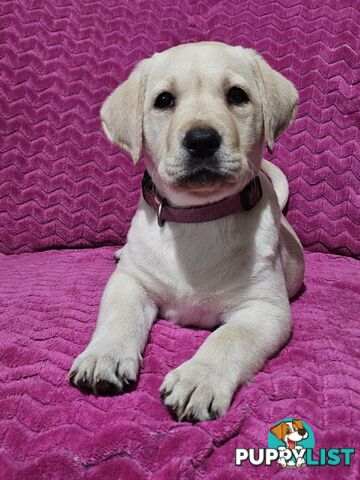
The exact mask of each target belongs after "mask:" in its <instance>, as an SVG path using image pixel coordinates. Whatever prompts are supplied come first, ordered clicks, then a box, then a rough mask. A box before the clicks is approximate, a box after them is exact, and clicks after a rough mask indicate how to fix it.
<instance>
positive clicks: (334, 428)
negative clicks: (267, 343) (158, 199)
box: [0, 0, 360, 480]
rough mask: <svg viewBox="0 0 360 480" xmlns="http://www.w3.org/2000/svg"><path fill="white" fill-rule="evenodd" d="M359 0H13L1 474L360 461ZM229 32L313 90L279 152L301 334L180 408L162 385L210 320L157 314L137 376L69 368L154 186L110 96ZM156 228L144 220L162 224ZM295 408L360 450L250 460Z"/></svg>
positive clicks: (0, 56) (324, 443) (104, 474)
mask: <svg viewBox="0 0 360 480" xmlns="http://www.w3.org/2000/svg"><path fill="white" fill-rule="evenodd" d="M359 25H360V11H359V3H358V2H356V1H354V0H352V1H349V0H341V1H340V0H338V1H336V0H333V1H323V2H318V1H316V0H301V1H299V0H281V1H272V0H266V1H265V0H264V1H263V0H250V1H247V0H244V1H242V2H238V1H235V0H223V1H212V0H207V1H205V0H204V1H203V0H201V1H195V0H183V1H176V2H171V1H170V0H157V1H155V0H147V1H138V0H133V1H130V0H129V1H123V0H118V1H115V0H113V1H109V0H102V1H97V0H86V1H85V0H81V1H80V0H78V1H76V0H54V1H50V0H47V1H46V0H29V1H25V0H22V1H20V0H17V1H3V2H1V3H0V123H1V140H0V252H1V253H0V328H1V336H0V363H1V368H0V478H1V479H6V480H12V479H26V480H33V479H34V480H35V479H36V480H45V479H46V480H47V479H51V480H52V479H56V480H57V479H64V480H77V479H102V480H109V479H126V480H127V479H130V480H131V479H135V480H137V479H139V480H142V479H159V480H160V479H164V480H173V479H174V480H175V479H179V480H185V479H186V480H191V479H194V480H196V479H211V480H215V479H219V480H220V479H226V480H231V479H241V480H243V479H244V480H247V479H254V478H256V479H260V480H261V479H265V480H266V479H272V478H277V479H283V480H288V479H308V480H315V479H316V480H325V479H326V480H327V479H329V480H345V479H346V480H358V479H359V478H360V473H359V464H360V457H359V455H360V453H359V451H360V410H359V409H360V396H359V392H360V373H359V372H360V369H359V366H360V365H359V355H360V328H359V312H360V301H359V284H360V273H359V261H358V258H359V254H360V238H359V237H360V235H359V230H360V226H359V223H360V216H359V211H360V209H359V207H360V201H359V176H360V167H359V163H360V162H359V157H360V155H359V150H360V149H359V130H358V127H359V121H360V115H359V109H360V102H359V98H360V91H359V90H360V89H359V77H360V69H359V35H360V29H359ZM206 39H215V40H220V41H225V42H228V43H230V44H234V45H236V44H242V45H244V46H247V47H253V48H255V49H257V50H259V51H260V52H261V53H262V54H263V55H264V56H265V58H266V59H267V60H268V61H269V62H270V63H271V64H272V65H273V66H274V67H275V68H277V69H278V70H280V71H281V72H282V73H284V74H285V75H286V76H287V77H288V78H290V79H291V80H292V81H293V82H294V83H295V85H296V86H297V88H298V90H299V93H300V105H299V109H298V115H297V120H296V121H295V123H294V124H293V125H292V126H291V128H290V129H289V131H288V132H287V133H286V134H284V135H283V136H282V137H281V139H280V140H279V141H278V142H277V144H276V147H275V150H274V152H273V154H272V155H271V156H270V155H267V158H269V159H271V160H272V161H273V162H274V163H276V164H277V165H279V166H281V168H282V169H283V170H284V171H285V173H286V174H287V177H288V179H289V182H290V193H291V196H290V200H289V205H288V211H287V217H288V219H289V220H290V222H291V223H292V224H293V226H294V228H295V230H296V231H297V233H298V235H299V237H300V239H301V241H302V242H303V244H304V246H305V249H306V275H305V282H304V288H303V292H302V294H301V295H300V296H299V297H298V298H297V299H295V300H294V301H293V302H292V312H293V324H294V326H293V336H292V339H291V340H290V342H289V344H288V345H287V346H286V347H285V348H284V349H283V350H282V351H281V352H279V353H278V354H277V355H276V356H275V357H274V358H272V359H271V360H270V361H269V362H268V363H267V364H266V366H265V367H264V368H263V370H262V371H261V372H260V373H259V374H258V375H257V376H256V377H255V378H254V380H253V381H252V382H251V383H249V384H248V385H246V386H244V387H243V388H242V389H240V390H239V392H238V393H237V395H236V396H235V398H234V401H233V404H232V406H231V409H230V411H229V412H228V413H227V414H226V415H225V416H224V417H223V418H221V419H219V420H217V421H213V422H202V423H198V424H196V425H192V424H189V423H177V422H175V421H174V420H173V419H172V418H171V416H170V415H169V413H168V412H167V410H166V409H165V407H164V406H163V405H162V403H161V401H160V397H159V393H158V388H159V386H160V384H161V381H162V378H163V377H164V375H165V374H166V373H167V372H168V371H169V370H170V369H172V368H173V367H176V366H177V365H179V364H180V363H181V362H183V361H185V360H186V359H188V358H190V357H191V356H192V355H193V353H194V352H195V351H196V349H197V348H198V346H199V345H200V344H201V342H202V341H203V340H204V338H206V336H207V335H208V332H205V331H201V330H193V329H185V328H179V327H177V326H173V325H171V324H169V323H167V322H165V321H163V320H161V319H160V320H159V321H158V322H157V323H156V324H155V325H154V327H153V329H152V331H151V334H150V338H149V343H148V346H147V348H146V351H145V361H144V367H143V369H142V370H141V373H140V378H139V382H138V385H137V386H136V388H135V389H134V390H133V391H132V392H130V393H126V394H125V395H123V396H120V397H112V398H95V397H93V396H86V395H84V394H82V393H80V392H79V391H77V390H75V389H74V388H72V387H70V385H69V384H68V382H67V372H68V370H69V368H70V365H71V363H72V361H73V359H74V357H75V356H76V355H77V354H78V353H79V352H81V351H82V350H83V348H84V347H85V345H86V344H87V342H88V340H89V338H90V335H91V333H92V330H93V328H94V325H95V321H96V314H97V308H98V304H99V299H100V295H101V293H102V290H103V288H104V285H105V282H106V280H107V278H108V276H109V275H110V273H111V271H112V270H113V268H114V261H113V258H112V255H113V252H114V250H115V248H116V247H115V246H116V245H121V244H123V243H124V242H125V241H126V234H127V231H128V229H129V226H130V222H131V218H132V216H133V214H134V212H135V208H136V204H137V201H138V198H139V195H140V191H139V187H140V181H141V175H142V168H143V166H142V165H140V166H137V167H136V168H135V167H133V166H132V164H131V162H130V160H129V158H128V157H127V156H126V155H125V154H123V153H121V152H119V151H118V150H117V149H116V148H115V147H113V146H112V145H110V143H109V142H108V141H107V140H106V138H105V136H104V134H103V133H102V132H101V129H100V124H99V108H100V105H101V103H102V102H103V100H104V99H105V97H106V96H107V95H108V94H109V93H110V92H111V91H112V90H113V89H114V87H115V86H116V85H117V84H118V83H119V82H120V81H122V80H123V79H125V78H126V76H127V75H128V73H129V72H130V70H131V69H132V68H133V66H134V65H135V64H136V62H137V61H138V60H139V59H141V58H143V57H146V56H149V55H151V54H152V53H153V52H155V51H158V50H163V49H166V48H168V47H170V46H172V45H176V44H178V43H183V42H190V41H198V40H206ZM144 234H145V235H146V232H144ZM284 417H296V418H300V419H303V420H304V421H306V422H307V423H308V424H309V425H310V426H311V427H312V429H313V431H314V435H315V442H316V448H321V447H322V448H341V447H343V448H351V447H354V448H357V449H358V450H359V451H358V452H357V453H356V454H355V455H354V456H353V459H352V463H351V466H348V467H345V466H337V467H309V466H307V467H304V468H302V469H291V470H289V469H281V468H280V467H279V466H277V465H272V466H271V467H266V466H262V467H252V466H250V465H244V466H242V467H235V466H234V456H235V448H236V447H239V448H257V447H266V446H267V437H268V433H269V429H270V428H271V426H273V425H274V424H275V423H277V422H278V421H279V420H281V419H282V418H284Z"/></svg>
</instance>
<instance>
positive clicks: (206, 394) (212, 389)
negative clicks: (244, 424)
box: [160, 292, 291, 421]
mask: <svg viewBox="0 0 360 480" xmlns="http://www.w3.org/2000/svg"><path fill="white" fill-rule="evenodd" d="M283 297H284V298H283V305H282V306H278V302H277V304H274V302H272V301H267V300H263V299H259V300H255V299H254V300H250V301H247V302H246V304H244V305H243V306H242V307H241V308H240V309H239V310H238V311H237V312H234V313H233V314H232V315H231V316H229V318H227V321H226V324H225V325H223V326H221V327H220V328H219V329H218V330H216V331H215V332H214V333H212V334H211V335H210V336H209V337H208V338H207V339H206V340H205V342H204V343H203V345H202V346H201V347H200V349H199V350H198V352H197V353H196V354H195V355H194V356H193V357H192V358H191V359H190V360H188V361H187V362H185V363H183V364H182V365H180V367H178V368H176V369H175V370H172V371H171V372H169V373H168V374H167V375H166V377H165V380H164V382H163V384H162V386H161V388H160V393H161V395H162V396H163V398H164V403H165V405H167V406H168V407H169V408H170V409H171V410H172V411H173V412H174V413H175V414H176V415H177V417H178V418H179V420H191V421H196V420H208V419H212V418H217V417H219V416H221V415H223V414H224V413H225V412H226V411H227V409H228V408H229V405H230V402H231V399H232V397H233V394H234V393H235V391H236V388H237V387H238V386H239V385H240V384H242V383H244V382H246V381H248V380H249V379H250V378H251V377H252V375H253V374H254V373H255V372H256V371H257V370H259V369H260V368H261V367H262V366H263V364H264V362H265V361H266V359H267V358H269V357H270V356H271V355H273V354H274V353H275V352H276V351H277V350H278V349H279V348H280V347H281V346H282V345H283V344H284V343H285V342H286V341H287V340H288V338H289V334H290V324H291V322H290V309H289V303H288V300H287V298H286V293H285V292H283Z"/></svg>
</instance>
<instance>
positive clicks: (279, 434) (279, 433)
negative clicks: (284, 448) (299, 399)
mask: <svg viewBox="0 0 360 480" xmlns="http://www.w3.org/2000/svg"><path fill="white" fill-rule="evenodd" d="M283 424H284V422H281V423H279V424H278V425H275V427H273V428H272V429H271V430H270V432H271V433H273V434H274V435H275V437H276V438H277V439H278V440H281V439H282V438H283Z"/></svg>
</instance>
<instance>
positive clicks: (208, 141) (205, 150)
mask: <svg viewBox="0 0 360 480" xmlns="http://www.w3.org/2000/svg"><path fill="white" fill-rule="evenodd" d="M220 143H221V137H220V135H219V134H218V132H217V131H216V130H214V129H213V128H210V127H207V128H204V127H196V128H191V129H190V130H188V131H187V133H186V135H185V138H184V146H185V148H186V149H187V150H188V151H189V153H190V155H191V156H192V157H197V158H205V157H211V155H213V154H214V153H215V152H216V150H218V148H219V147H220Z"/></svg>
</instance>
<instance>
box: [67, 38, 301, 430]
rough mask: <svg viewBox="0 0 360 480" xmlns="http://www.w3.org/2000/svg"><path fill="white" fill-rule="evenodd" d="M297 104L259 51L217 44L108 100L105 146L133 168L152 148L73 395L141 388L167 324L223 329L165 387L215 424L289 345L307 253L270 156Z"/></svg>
mask: <svg viewBox="0 0 360 480" xmlns="http://www.w3.org/2000/svg"><path fill="white" fill-rule="evenodd" d="M297 100H298V95H297V91H296V89H295V88H294V86H293V85H292V83H291V82H289V81H288V80H287V79H286V78H284V77H283V76H282V75H281V74H279V73H277V72H276V71H274V70H273V69H272V68H271V67H270V66H269V65H268V64H267V63H266V61H265V60H264V59H263V58H262V57H261V56H260V55H258V54H257V53H256V52H255V51H253V50H250V49H245V48H242V47H232V46H228V45H225V44H222V43H217V42H203V43H195V44H186V45H181V46H177V47H174V48H171V49H169V50H167V51H164V52H162V53H156V54H155V55H153V56H152V57H151V58H150V59H146V60H143V61H142V62H140V63H139V65H138V66H137V68H136V69H135V70H134V71H133V73H132V74H131V75H130V77H129V78H128V80H126V81H125V82H124V83H123V84H121V85H120V86H119V87H118V88H117V89H116V90H115V91H114V92H113V93H112V94H111V95H110V96H109V97H108V98H107V99H106V101H105V103H104V105H103V107H102V109H101V118H102V125H103V128H104V131H105V133H106V135H107V137H108V138H109V139H110V141H111V142H113V143H115V144H117V145H118V146H119V147H120V148H123V149H125V150H126V151H127V152H129V153H130V155H131V156H132V158H133V160H134V162H137V161H138V160H139V158H140V156H141V154H142V151H143V150H144V160H145V165H146V169H147V172H148V174H146V175H145V177H144V181H143V196H142V198H141V201H140V203H139V207H138V210H137V212H136V215H135V217H134V219H133V221H132V225H131V228H130V231H129V235H128V243H127V244H126V245H125V246H124V248H123V249H122V250H121V252H120V255H119V258H120V260H119V263H118V265H117V267H116V269H115V271H114V273H113V274H112V276H111V278H110V280H109V282H108V284H107V286H106V288H105V291H104V294H103V297H102V300H101V305H100V311H99V318H98V321H97V325H96V329H95V332H94V334H93V337H92V339H91V341H90V343H89V345H88V346H87V348H86V349H85V351H84V352H83V353H81V354H80V355H79V356H78V357H77V359H76V360H75V362H74V364H73V366H72V368H71V371H70V380H71V382H72V383H73V384H74V385H75V386H77V387H79V388H81V389H84V390H87V391H90V392H93V393H95V394H100V395H101V394H116V393H121V392H122V391H123V388H124V384H127V383H129V382H133V381H135V380H136V378H137V375H138V371H139V365H140V364H141V358H142V357H141V355H142V352H143V349H144V347H145V344H146V340H147V337H148V333H149V330H150V328H151V325H152V323H153V322H154V320H155V318H156V316H157V314H159V315H160V316H161V317H163V318H166V319H168V320H170V321H172V322H176V323H178V324H182V325H186V324H191V325H196V326H198V327H202V328H213V327H215V326H219V328H217V329H216V330H215V331H214V332H213V333H212V334H211V335H210V336H209V337H208V338H207V339H206V341H205V342H204V343H203V345H202V346H201V347H200V349H199V350H198V351H197V352H196V354H195V355H194V356H193V357H192V358H191V359H190V360H188V361H186V362H185V363H183V364H182V365H180V366H179V367H177V368H175V369H174V370H172V371H170V372H169V373H168V374H167V375H166V377H165V379H164V382H163V384H162V386H161V394H162V397H163V401H164V403H165V405H166V406H168V407H169V408H170V409H171V410H172V411H173V412H174V413H175V415H176V416H177V418H178V419H180V420H191V421H196V420H208V419H212V418H217V417H219V416H221V415H223V414H224V413H225V412H226V411H227V409H228V408H229V405H230V403H231V399H232V397H233V394H234V392H235V391H236V389H237V387H238V386H239V385H240V384H242V383H244V382H247V381H248V380H249V379H250V378H251V377H252V375H253V374H254V373H255V372H256V371H258V370H259V369H260V368H261V367H262V366H263V365H264V362H265V361H266V359H268V358H269V357H270V356H271V355H273V354H274V353H275V352H276V351H277V350H278V349H279V348H280V347H281V346H283V345H284V343H285V342H286V341H287V340H288V338H289V335H290V330H291V315H290V308H289V300H288V298H289V297H291V296H293V295H294V294H295V293H296V292H297V291H298V290H299V288H300V286H301V283H302V280H303V273H304V259H303V251H302V247H301V245H300V242H299V240H298V239H297V237H296V234H295V233H294V231H293V230H292V228H291V227H290V225H289V224H288V223H287V221H286V220H285V218H284V217H283V216H282V214H281V210H282V208H283V207H284V205H285V203H286V201H287V197H288V185H287V182H286V179H285V177H284V175H283V173H282V172H281V171H280V170H279V169H278V168H277V167H275V166H273V165H272V164H270V163H269V162H265V161H264V160H263V159H262V150H263V147H264V143H266V144H267V145H268V147H269V148H271V147H272V145H273V142H274V140H275V139H276V138H277V136H278V135H279V134H280V133H281V132H282V131H284V130H285V129H286V128H287V127H288V125H289V124H290V122H291V120H292V118H293V117H294V114H295V110H296V104H297ZM178 347H179V348H181V345H179V346H178Z"/></svg>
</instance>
